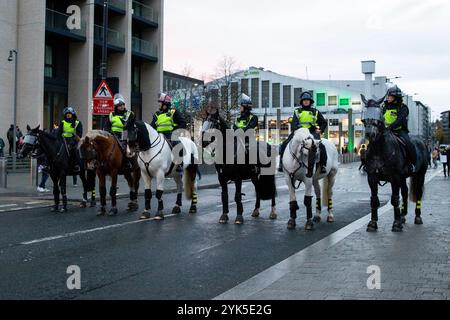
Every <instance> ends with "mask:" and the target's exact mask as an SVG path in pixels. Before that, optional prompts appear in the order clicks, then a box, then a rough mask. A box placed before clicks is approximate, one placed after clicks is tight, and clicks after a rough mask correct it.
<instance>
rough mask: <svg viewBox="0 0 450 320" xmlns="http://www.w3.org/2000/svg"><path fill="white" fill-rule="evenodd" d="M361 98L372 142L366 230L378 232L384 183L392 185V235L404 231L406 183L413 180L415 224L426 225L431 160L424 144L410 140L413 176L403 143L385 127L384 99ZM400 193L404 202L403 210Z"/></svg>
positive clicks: (367, 132) (370, 144) (368, 172)
mask: <svg viewBox="0 0 450 320" xmlns="http://www.w3.org/2000/svg"><path fill="white" fill-rule="evenodd" d="M361 97H362V101H363V103H364V109H363V113H362V122H363V123H364V127H365V131H366V139H368V140H369V146H368V150H367V164H366V170H367V179H368V183H369V186H370V190H371V201H370V205H371V220H370V222H369V224H368V226H367V231H368V232H375V231H377V230H378V225H377V221H378V208H379V206H380V201H379V199H378V185H381V181H385V182H386V183H390V184H391V189H392V196H391V204H392V206H393V207H394V223H393V225H392V231H393V232H401V231H402V229H403V225H402V224H403V223H405V222H406V214H407V212H408V211H407V208H408V187H407V183H406V179H407V178H408V177H411V180H410V198H411V200H412V201H413V202H415V203H416V209H415V214H416V216H415V219H414V223H415V224H423V221H422V218H421V208H422V196H423V192H424V184H425V174H426V172H427V169H428V160H429V154H428V152H427V148H426V146H425V143H424V142H423V141H421V140H419V139H415V138H412V139H411V142H412V143H413V145H414V147H415V150H416V154H417V162H416V163H415V168H416V170H415V173H414V174H412V175H411V174H410V172H409V169H408V162H407V158H406V151H405V150H404V148H403V147H402V144H403V143H404V142H403V141H400V140H399V138H398V137H397V136H396V135H395V134H394V133H392V132H391V131H390V130H388V129H387V128H386V126H385V123H384V119H383V112H382V109H381V106H380V105H381V103H382V102H383V100H384V97H383V98H382V99H380V100H374V99H370V100H367V99H366V97H365V96H364V95H361ZM400 189H401V194H402V198H403V204H402V206H401V207H400V196H399V192H400Z"/></svg>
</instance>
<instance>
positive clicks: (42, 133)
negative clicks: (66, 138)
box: [39, 130, 58, 141]
mask: <svg viewBox="0 0 450 320" xmlns="http://www.w3.org/2000/svg"><path fill="white" fill-rule="evenodd" d="M39 134H40V135H43V136H44V137H46V138H48V139H50V140H52V141H56V140H58V139H57V138H56V137H55V136H54V135H53V134H51V133H48V132H45V131H42V130H39Z"/></svg>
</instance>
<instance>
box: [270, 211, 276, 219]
mask: <svg viewBox="0 0 450 320" xmlns="http://www.w3.org/2000/svg"><path fill="white" fill-rule="evenodd" d="M276 218H278V215H277V213H276V212H274V211H272V212H271V213H270V215H269V219H270V220H276Z"/></svg>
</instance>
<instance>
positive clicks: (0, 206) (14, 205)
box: [0, 203, 17, 208]
mask: <svg viewBox="0 0 450 320" xmlns="http://www.w3.org/2000/svg"><path fill="white" fill-rule="evenodd" d="M10 207H17V204H15V203H14V204H2V205H0V208H10Z"/></svg>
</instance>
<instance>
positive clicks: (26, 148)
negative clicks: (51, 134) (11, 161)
mask: <svg viewBox="0 0 450 320" xmlns="http://www.w3.org/2000/svg"><path fill="white" fill-rule="evenodd" d="M39 128H40V125H39V126H37V127H36V128H34V129H31V128H30V126H29V125H27V131H28V132H27V134H26V135H25V137H24V139H23V145H22V148H21V149H20V151H19V153H18V155H17V156H18V158H19V159H21V158H25V157H27V156H28V155H29V154H30V153H31V154H32V156H37V155H39V154H40V153H42V150H41V148H40V147H39V135H40V132H41V131H40V129H39Z"/></svg>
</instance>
